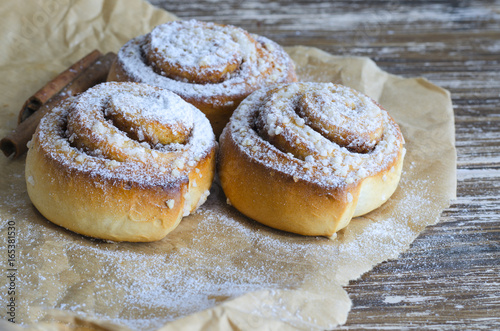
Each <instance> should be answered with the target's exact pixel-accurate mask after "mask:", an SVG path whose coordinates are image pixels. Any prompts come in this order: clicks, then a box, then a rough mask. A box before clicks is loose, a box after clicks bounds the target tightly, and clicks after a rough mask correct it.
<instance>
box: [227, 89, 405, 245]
mask: <svg viewBox="0 0 500 331" xmlns="http://www.w3.org/2000/svg"><path fill="white" fill-rule="evenodd" d="M404 154H405V149H404V139H403V136H402V134H401V131H400V129H399V127H398V125H397V124H396V123H395V121H394V120H393V119H392V118H391V117H390V116H389V114H388V113H387V112H386V111H385V110H384V109H383V108H382V107H381V106H380V105H378V104H377V103H376V102H374V101H373V100H372V99H370V98H369V97H367V96H365V95H363V94H362V93H360V92H358V91H355V90H353V89H351V88H348V87H345V86H342V85H334V84H331V83H292V84H281V85H276V86H272V87H267V88H264V89H261V90H259V91H256V92H254V93H253V94H251V95H250V96H249V97H248V98H246V99H245V100H244V101H243V102H242V103H241V104H240V106H239V107H238V108H237V109H236V110H235V112H234V113H233V115H232V117H231V120H230V121H229V124H228V125H227V126H226V128H225V129H224V131H223V133H222V135H221V137H220V150H219V156H218V159H219V176H220V181H221V184H222V188H223V190H224V192H225V194H226V196H227V198H228V201H229V203H230V204H231V205H233V206H234V207H235V208H236V209H238V210H239V211H240V212H242V213H243V214H245V215H247V216H248V217H250V218H252V219H254V220H256V221H258V222H261V223H263V224H265V225H268V226H270V227H273V228H276V229H280V230H285V231H289V232H294V233H298V234H302V235H314V236H316V235H318V236H331V235H333V234H334V233H335V232H336V231H338V230H340V229H342V228H344V227H345V226H347V224H348V223H349V222H350V220H351V219H352V218H353V217H355V216H359V215H363V214H366V213H368V212H370V211H372V210H374V209H375V208H377V207H379V206H380V205H382V204H383V203H384V202H386V201H387V200H388V199H389V197H390V196H391V195H392V194H393V192H394V191H395V190H396V188H397V185H398V182H399V179H400V176H401V169H402V165H403V158H404Z"/></svg>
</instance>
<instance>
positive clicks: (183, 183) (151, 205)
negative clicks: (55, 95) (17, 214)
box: [26, 83, 216, 241]
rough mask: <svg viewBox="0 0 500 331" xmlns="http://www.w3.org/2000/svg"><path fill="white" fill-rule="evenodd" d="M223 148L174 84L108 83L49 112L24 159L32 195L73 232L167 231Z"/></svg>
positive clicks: (149, 236)
mask: <svg viewBox="0 0 500 331" xmlns="http://www.w3.org/2000/svg"><path fill="white" fill-rule="evenodd" d="M215 152H216V142H215V136H214V134H213V131H212V128H211V126H210V123H209V121H208V120H207V119H206V117H205V116H204V115H203V114H202V113H201V112H200V111H199V110H198V109H196V108H195V107H193V106H192V105H190V104H188V103H187V102H185V101H184V100H182V99H181V98H180V97H178V96H177V95H175V94H174V93H172V92H170V91H167V90H163V89H160V88H157V87H152V86H149V85H145V84H137V83H104V84H100V85H97V86H96V87H94V88H91V89H89V90H87V91H86V92H84V93H83V94H81V95H80V96H78V97H76V98H75V99H74V100H71V101H67V102H64V103H62V104H60V105H59V106H57V107H55V108H54V109H53V110H52V111H51V112H50V113H48V114H47V115H46V116H45V117H44V118H43V119H42V121H41V122H40V124H39V126H38V129H37V131H36V133H35V134H34V136H33V139H32V141H31V143H30V148H29V151H28V156H27V160H26V181H27V188H28V194H29V196H30V198H31V201H32V202H33V204H34V205H35V207H36V208H37V209H38V210H39V211H40V213H42V214H43V215H44V216H45V217H46V218H47V219H49V220H50V221H52V222H53V223H55V224H58V225H60V226H63V227H65V228H67V229H70V230H72V231H74V232H77V233H80V234H83V235H87V236H91V237H96V238H102V239H108V240H114V241H154V240H159V239H161V238H163V237H165V236H166V235H167V234H168V233H169V232H170V231H172V230H173V229H174V228H175V227H176V226H177V225H178V224H179V222H180V220H181V218H182V217H183V216H186V215H189V213H191V212H192V211H194V210H195V209H196V208H197V207H198V206H199V205H200V204H202V203H203V202H204V201H205V200H206V198H207V196H208V192H209V189H210V186H211V184H212V180H213V176H214V169H215Z"/></svg>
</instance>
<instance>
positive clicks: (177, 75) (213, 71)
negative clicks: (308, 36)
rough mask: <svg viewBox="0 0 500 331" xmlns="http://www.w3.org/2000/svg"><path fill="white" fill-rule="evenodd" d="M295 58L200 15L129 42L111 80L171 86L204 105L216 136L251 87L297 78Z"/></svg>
mask: <svg viewBox="0 0 500 331" xmlns="http://www.w3.org/2000/svg"><path fill="white" fill-rule="evenodd" d="M296 80H297V78H296V75H295V70H294V64H293V62H292V60H291V59H290V57H289V56H288V54H287V53H286V52H285V51H284V50H283V49H282V48H281V47H280V46H279V45H278V44H276V43H274V42H273V41H271V40H269V39H267V38H265V37H262V36H258V35H255V34H250V33H248V32H246V31H245V30H243V29H241V28H238V27H235V26H230V25H220V24H215V23H205V22H200V21H195V20H191V21H174V22H168V23H165V24H162V25H159V26H157V27H156V28H154V29H153V30H152V31H151V32H150V33H148V34H146V35H143V36H140V37H137V38H134V39H132V40H130V41H129V42H127V43H126V44H125V45H124V46H123V47H122V48H121V49H120V51H119V52H118V56H117V59H116V61H115V63H114V64H113V66H112V67H111V70H110V73H109V76H108V81H134V82H143V83H147V84H151V85H154V86H159V87H161V88H165V89H168V90H170V91H172V92H174V93H176V94H178V95H180V96H181V97H182V98H183V99H184V100H186V101H188V102H189V103H191V104H193V105H194V106H196V107H197V108H198V109H200V110H201V111H202V112H203V113H205V115H206V116H207V117H208V119H209V120H210V122H211V124H212V126H213V129H214V132H215V133H216V135H217V136H218V135H219V134H220V132H221V131H222V129H223V128H224V126H225V125H226V123H227V122H228V120H229V117H230V116H231V113H232V112H233V111H234V109H236V107H237V106H238V104H239V103H240V102H241V101H242V100H243V99H244V98H245V97H246V96H248V95H249V94H250V93H252V92H253V91H255V90H257V89H259V88H261V87H264V86H267V85H270V84H274V83H287V82H294V81H296Z"/></svg>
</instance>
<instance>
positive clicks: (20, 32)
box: [0, 0, 456, 330]
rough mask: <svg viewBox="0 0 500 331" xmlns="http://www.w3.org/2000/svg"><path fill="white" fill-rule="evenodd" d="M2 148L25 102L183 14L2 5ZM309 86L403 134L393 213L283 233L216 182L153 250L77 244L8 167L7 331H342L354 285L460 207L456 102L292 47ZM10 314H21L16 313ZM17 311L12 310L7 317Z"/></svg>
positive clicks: (0, 226)
mask: <svg viewBox="0 0 500 331" xmlns="http://www.w3.org/2000/svg"><path fill="white" fill-rule="evenodd" d="M0 17H1V20H0V47H1V49H2V51H1V52H0V123H1V124H0V136H4V135H6V134H7V133H8V132H9V131H10V130H12V129H14V127H15V126H16V121H17V113H18V111H19V109H20V107H21V106H22V104H23V102H24V100H25V99H26V98H27V97H28V96H30V95H31V94H33V93H34V92H35V91H36V90H37V89H38V88H40V87H41V86H42V85H43V84H44V83H45V82H47V81H48V80H50V79H51V78H53V77H54V76H55V75H56V74H57V73H59V72H61V71H62V70H64V69H65V68H67V67H68V66H69V65H70V64H72V63H73V62H75V61H76V60H77V59H79V58H81V57H82V56H83V55H84V54H86V53H88V52H89V51H90V50H92V49H95V48H97V49H99V50H101V51H102V52H103V53H104V52H107V51H114V52H116V51H118V49H119V48H120V46H121V45H122V44H123V43H125V42H126V41H127V40H129V39H130V38H133V37H135V36H137V35H140V34H144V33H147V32H148V31H150V30H151V29H152V28H153V27H154V26H156V25H158V24H161V23H164V22H166V21H169V20H172V19H175V16H173V15H171V14H169V13H167V12H165V11H162V10H160V9H156V8H154V7H152V6H150V5H149V4H147V3H144V2H142V1H137V0H136V1H117V0H115V1H111V0H92V1H88V0H85V1H84V0H75V1H69V0H52V1H35V0H30V1H2V2H1V3H0ZM286 50H287V52H289V54H290V55H291V56H292V58H293V59H294V61H295V63H296V66H297V72H298V75H299V78H300V79H301V80H304V81H322V82H325V81H331V82H335V83H342V84H345V85H348V86H351V87H353V88H355V89H358V90H360V91H362V92H365V93H366V94H368V95H369V96H371V97H372V98H374V99H375V100H377V101H378V102H379V103H380V104H382V105H383V106H384V108H386V109H387V110H388V111H389V112H390V114H391V115H392V116H393V117H394V118H395V120H396V121H397V122H398V124H399V125H400V127H401V129H402V132H403V134H404V136H405V139H406V149H407V154H406V158H405V163H404V169H403V174H402V179H401V183H400V185H399V188H398V189H397V191H396V193H395V194H394V195H393V196H392V197H391V199H390V200H389V201H388V202H387V203H386V204H384V205H383V206H382V207H381V208H379V209H377V210H376V211H374V212H372V213H370V214H368V215H366V216H365V217H359V218H356V219H354V220H353V221H352V222H351V223H350V225H349V226H348V227H347V228H346V229H345V230H342V231H341V232H339V233H338V235H337V237H336V238H333V239H329V238H323V237H302V236H297V235H292V234H287V233H284V232H280V231H275V230H272V229H270V228H267V227H265V226H262V225H259V224H257V223H256V222H253V221H252V220H249V219H247V218H245V217H243V216H242V215H241V214H239V213H238V212H237V211H236V210H235V209H233V208H232V207H231V206H229V205H227V204H226V199H225V197H224V194H223V192H222V190H221V188H220V186H219V185H218V184H217V183H215V184H214V186H213V188H212V190H211V195H210V197H209V199H208V201H207V203H206V204H205V205H203V206H202V207H201V208H200V210H199V211H198V212H197V213H196V214H195V215H192V216H189V217H187V218H185V219H184V220H183V221H182V222H181V224H180V226H179V227H178V228H177V229H176V230H175V231H174V232H173V233H171V234H170V235H169V236H168V237H167V238H165V239H164V240H161V241H159V242H155V243H147V244H137V243H135V244H134V243H110V242H104V241H100V240H94V239H90V238H86V237H82V236H80V235H77V234H74V233H72V232H70V231H67V230H65V229H63V228H60V227H58V226H56V225H53V224H52V223H50V222H49V221H47V220H46V219H45V218H44V217H42V216H41V215H40V214H39V213H38V212H37V211H36V209H35V208H34V207H33V206H32V204H31V203H30V200H29V198H28V195H27V193H26V184H25V180H24V162H25V161H24V157H22V158H20V159H18V160H9V159H7V158H4V157H1V158H0V169H1V176H0V243H1V244H0V268H1V269H0V270H1V272H2V277H1V280H0V295H1V297H2V303H5V304H4V305H2V308H0V317H1V318H2V319H3V320H0V328H3V329H17V328H16V327H15V326H14V324H11V323H8V322H6V321H7V320H9V319H13V321H15V322H16V323H19V324H22V325H23V326H24V327H25V328H28V329H33V330H35V329H36V330H54V328H56V326H57V327H58V328H59V330H66V329H69V330H75V329H80V330H89V329H98V330H158V329H159V330H179V329H189V330H197V329H198V330H202V329H203V330H208V329H216V330H234V329H242V330H249V329H252V330H287V329H292V328H299V329H328V328H333V327H334V326H336V325H338V324H341V323H344V322H345V321H346V319H347V315H348V312H349V310H350V307H351V301H350V300H349V297H348V295H347V293H346V292H345V290H344V289H343V288H342V285H345V284H347V283H348V282H349V281H350V280H353V279H356V278H358V277H359V276H360V275H361V274H363V273H365V272H367V271H369V270H370V269H371V268H372V267H373V266H374V265H376V264H377V263H380V262H382V261H385V260H388V259H394V258H397V257H398V255H399V254H400V253H401V252H403V251H404V250H406V249H407V248H408V247H409V245H410V243H411V242H412V241H413V240H414V239H415V238H416V237H417V236H418V234H419V233H420V232H421V231H422V230H423V229H424V228H425V227H426V226H427V225H430V224H435V223H437V222H438V220H439V215H440V213H441V211H442V210H443V209H444V208H446V207H447V206H448V205H449V202H450V199H452V198H454V197H455V189H456V171H455V169H456V152H455V147H454V121H453V109H452V104H451V100H450V95H449V93H448V92H447V91H446V90H444V89H442V88H440V87H437V86H435V85H433V84H431V83H430V82H428V81H427V80H425V79H423V78H402V77H398V76H394V75H390V74H388V73H386V72H384V71H382V70H381V69H379V68H378V67H377V66H376V64H375V63H374V62H373V61H371V60H370V59H368V58H361V57H342V56H333V55H331V54H328V53H325V52H322V51H320V50H318V49H314V48H307V47H300V46H297V47H290V48H287V49H286ZM11 302H14V308H12V304H10V303H11ZM9 304H10V306H9Z"/></svg>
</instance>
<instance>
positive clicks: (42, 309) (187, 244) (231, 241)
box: [0, 169, 432, 330]
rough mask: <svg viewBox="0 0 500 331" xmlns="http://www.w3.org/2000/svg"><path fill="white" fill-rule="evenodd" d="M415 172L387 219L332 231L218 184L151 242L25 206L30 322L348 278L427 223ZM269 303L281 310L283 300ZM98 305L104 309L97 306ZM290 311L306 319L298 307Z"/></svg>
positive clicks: (159, 318)
mask: <svg viewBox="0 0 500 331" xmlns="http://www.w3.org/2000/svg"><path fill="white" fill-rule="evenodd" d="M411 177H412V174H411V169H407V170H406V171H405V173H404V174H403V181H402V183H401V187H400V189H399V190H398V191H397V192H396V194H395V198H394V199H391V200H390V201H389V202H388V203H387V204H386V205H384V206H383V207H382V208H383V209H384V208H388V209H392V208H394V206H393V205H394V204H403V205H404V210H405V211H404V213H399V214H398V213H396V214H395V215H392V216H390V217H383V215H384V213H385V212H384V210H380V211H375V212H374V213H371V214H369V215H368V216H367V217H363V218H357V219H354V220H353V221H352V222H351V224H350V225H349V226H348V227H347V228H346V229H345V230H343V231H341V232H340V233H339V234H338V236H337V238H336V239H328V238H323V237H303V236H297V235H293V234H288V233H284V232H280V231H276V230H272V229H269V228H267V227H265V226H262V225H260V224H258V223H256V222H254V221H252V220H249V219H247V218H245V217H244V216H242V215H241V214H239V213H238V212H237V211H236V210H234V209H233V208H232V207H231V206H229V205H227V204H226V201H225V197H224V195H223V193H222V190H221V188H220V187H219V185H218V184H217V183H216V184H214V186H213V188H212V194H211V195H210V197H209V198H208V200H207V202H206V203H205V204H204V205H203V206H201V207H200V209H199V211H198V212H197V213H196V214H195V215H192V216H190V217H187V218H185V219H184V220H183V221H182V222H181V224H180V225H179V227H178V228H177V229H176V230H175V231H174V232H172V233H171V235H169V236H168V237H167V238H165V239H164V240H162V241H159V242H155V243H149V244H131V243H107V242H102V241H98V240H92V239H87V238H84V237H81V236H78V235H76V234H73V233H71V232H69V231H65V230H63V229H61V228H58V227H57V226H54V225H51V224H50V223H48V222H47V221H45V220H43V219H42V218H39V217H36V215H35V214H34V213H35V212H34V210H32V209H29V208H28V210H27V211H24V212H23V214H24V215H25V216H24V219H25V221H24V223H23V224H22V232H21V233H22V247H23V254H22V260H23V268H20V271H19V273H20V277H19V280H20V286H22V288H23V289H24V290H29V291H32V293H34V295H33V296H32V297H31V298H30V302H27V306H29V308H28V309H27V314H28V315H29V316H30V318H29V319H28V320H38V319H40V318H43V316H44V314H45V313H46V312H50V311H52V310H54V309H56V310H63V311H66V312H69V313H71V314H76V315H78V316H80V317H86V318H100V319H104V320H109V321H112V322H113V323H116V324H120V325H125V326H128V327H130V328H132V329H141V330H155V329H157V328H158V327H160V326H162V325H164V324H165V323H167V322H169V321H172V320H174V319H177V318H180V317H183V316H186V315H189V314H193V313H196V312H198V311H201V310H204V309H208V308H211V307H214V306H215V305H217V304H220V303H222V302H225V301H226V300H229V299H233V298H236V297H239V296H241V295H245V294H247V293H252V292H256V291H260V290H283V289H288V290H296V289H299V290H300V289H301V288H303V286H305V284H307V283H309V282H311V281H314V282H315V283H317V284H321V286H325V287H328V286H336V284H346V283H347V282H348V281H349V280H350V279H353V278H357V277H358V276H359V268H364V269H368V268H369V267H368V266H371V265H372V264H373V263H377V262H381V261H383V260H385V259H386V258H391V257H393V258H395V257H397V255H398V253H399V252H400V251H401V250H403V249H404V248H405V247H407V245H408V244H409V243H410V242H411V241H412V240H413V239H414V237H415V236H416V235H417V233H416V232H415V231H414V230H413V229H412V227H413V226H415V225H416V226H418V227H423V226H425V223H426V222H427V221H428V220H427V219H426V215H425V214H424V215H422V216H418V213H419V211H421V210H424V209H426V208H427V206H428V205H432V199H431V198H430V197H431V196H432V194H429V193H430V192H429V191H428V189H427V188H426V186H427V185H429V184H430V183H429V182H426V181H421V180H414V179H411ZM405 178H408V179H405ZM18 185H22V183H21V180H19V183H18ZM15 189H16V188H12V190H15ZM27 199H28V198H27V197H26V195H25V193H23V194H18V195H17V196H15V197H11V198H9V199H7V200H5V201H4V202H3V203H2V205H1V206H0V210H4V207H5V205H7V204H10V205H14V206H15V205H17V206H19V207H21V206H23V205H25V204H26V203H27V201H28V200H27ZM23 207H24V206H23ZM2 217H4V216H2ZM20 225H21V224H20ZM332 275H335V278H333V279H332ZM48 284H50V286H49V285H48ZM47 288H51V289H52V290H53V293H47V292H46V290H47ZM273 305H274V306H275V309H276V311H280V308H278V307H279V306H280V303H278V302H275V303H273ZM100 307H107V308H106V311H107V313H106V314H101V313H100V311H101V309H100ZM109 307H113V308H112V309H111V311H112V314H111V315H110V314H109V311H110V308H109ZM289 318H290V319H291V320H292V321H293V319H296V321H295V323H306V322H307V321H305V320H302V318H305V317H300V316H298V315H296V314H292V315H291V316H290V317H289Z"/></svg>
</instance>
